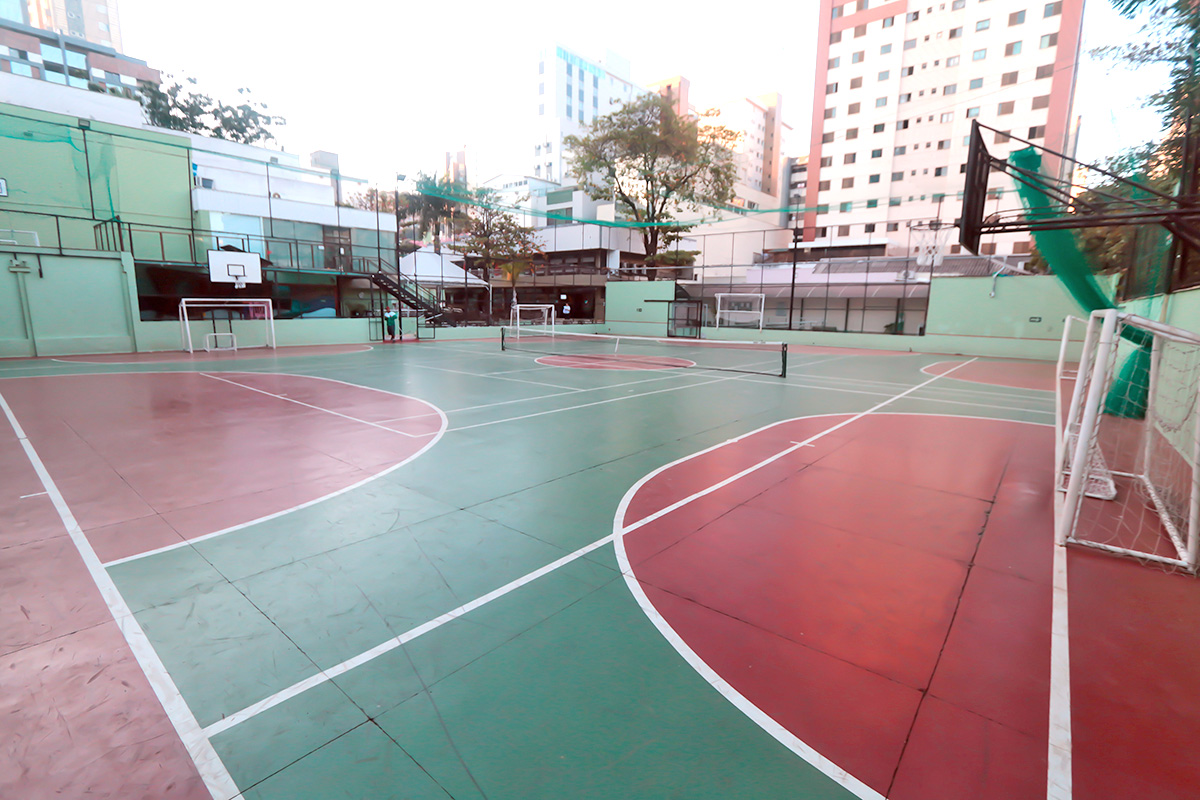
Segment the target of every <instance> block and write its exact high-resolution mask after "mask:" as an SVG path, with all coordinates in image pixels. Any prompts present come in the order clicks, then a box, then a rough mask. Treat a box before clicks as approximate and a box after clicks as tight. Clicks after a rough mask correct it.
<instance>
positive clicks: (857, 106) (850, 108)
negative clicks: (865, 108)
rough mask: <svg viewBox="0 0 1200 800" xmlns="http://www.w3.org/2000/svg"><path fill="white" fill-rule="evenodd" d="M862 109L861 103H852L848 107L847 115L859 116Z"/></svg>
mask: <svg viewBox="0 0 1200 800" xmlns="http://www.w3.org/2000/svg"><path fill="white" fill-rule="evenodd" d="M861 107H862V106H861V104H859V103H851V104H850V105H849V106H847V107H846V113H847V114H857V113H858V111H859V109H860V108H861Z"/></svg>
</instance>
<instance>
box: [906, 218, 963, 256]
mask: <svg viewBox="0 0 1200 800" xmlns="http://www.w3.org/2000/svg"><path fill="white" fill-rule="evenodd" d="M908 227H909V231H910V232H911V234H912V238H913V249H914V250H915V251H916V262H917V266H918V267H940V266H941V265H942V258H943V257H944V256H945V253H946V241H947V240H948V239H949V238H950V231H951V229H952V228H953V227H954V226H953V225H951V224H949V223H947V222H942V221H941V220H940V219H933V220H929V221H928V222H912V223H909V226H908Z"/></svg>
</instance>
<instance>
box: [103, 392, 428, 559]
mask: <svg viewBox="0 0 1200 800" xmlns="http://www.w3.org/2000/svg"><path fill="white" fill-rule="evenodd" d="M101 374H109V373H101ZM119 374H128V375H147V374H159V375H195V374H197V373H195V372H179V373H175V372H165V373H146V372H130V373H119ZM246 374H250V375H283V376H285V377H289V378H311V379H313V380H321V381H329V382H330V383H340V384H343V385H345V386H353V387H354V388H356V389H369V390H370V391H372V392H382V393H384V394H390V395H393V396H394V397H403V398H404V399H405V400H416V401H417V402H419V403H424V404H425V405H427V406H429V407H430V408H432V409H433V410H434V411H436V412H437V415H438V416H439V417H441V420H442V426H441V428H439V429H438V431H437V433H435V434H433V438H431V439H430V440H429V441H428V442H426V443H425V444H424V445H423V446H422V447H421V449H420V450H417V451H416V452H415V453H413V454H412V455H410V456H409V457H408V458H406V459H404V460H403V461H401V462H399V463H398V464H393V465H392V466H390V467H388V468H387V469H385V470H383V471H381V472H376V473H375V474H373V475H368V476H367V477H365V478H363V479H362V480H361V481H358V482H356V483H352V484H350V485H349V486H346V487H344V488H342V489H338V490H337V491H334V492H330V493H329V494H325V495H321V496H320V497H317V498H314V499H312V500H309V501H308V502H305V503H301V504H299V505H296V506H291V507H289V508H285V509H283V510H282V511H276V512H275V513H273V514H267V515H265V516H262V517H258V518H256V519H252V520H249V521H248V522H240V523H238V524H237V525H231V526H230V527H228V528H222V529H221V530H219V531H213V532H212V533H206V534H204V535H203V536H196V537H194V538H191V539H185V540H184V541H180V542H175V543H174V544H169V545H166V546H164V547H157V548H155V549H153V550H147V551H145V552H144V553H135V554H134V555H131V556H125V557H124V558H117V559H114V560H112V561H108V562H105V564H104V566H105V567H115V566H117V565H118V564H124V563H126V562H128V561H137V560H138V559H142V558H146V557H147V556H154V555H158V554H159V553H166V552H169V551H171V550H178V549H179V548H181V547H191V546H192V545H194V544H196V543H197V542H205V541H208V540H209V539H215V538H216V537H218V536H224V535H225V534H227V533H235V532H236V531H240V530H242V529H243V528H248V527H250V526H251V525H257V524H259V523H260V522H266V521H268V520H272V519H275V518H276V517H282V516H283V515H284V514H290V513H292V512H293V511H299V510H301V509H303V508H308V507H309V506H313V505H316V504H317V503H323V502H324V501H326V500H330V499H332V498H334V497H337V496H338V495H343V494H345V493H346V492H351V491H354V490H355V489H357V488H358V487H360V486H363V485H365V484H368V483H370V482H371V481H373V480H375V479H376V478H382V477H383V476H384V475H387V474H389V473H392V472H395V471H396V470H398V469H400V468H401V467H403V466H404V465H405V464H407V463H409V462H410V461H412V460H413V459H415V458H417V457H418V456H420V455H422V454H423V453H425V451H426V450H428V449H429V448H431V447H433V446H434V445H435V444H437V443H438V442H439V441H440V440H441V438H442V437H443V436H444V435H445V434H446V428H447V427H448V426H449V425H450V421H449V420H448V419H447V418H446V414H445V412H443V411H442V410H441V409H440V408H438V407H437V406H435V405H434V404H433V403H430V402H429V401H428V400H422V399H421V398H419V397H412V396H411V395H407V394H399V393H397V392H390V391H388V390H387V389H376V388H375V387H373V386H363V385H361V384H357V383H347V382H346V381H339V380H337V379H336V378H323V377H320V376H318V375H296V374H293V373H289V372H268V373H258V372H251V373H246ZM247 388H248V387H247ZM387 430H391V428H388V429H387ZM425 435H428V434H425Z"/></svg>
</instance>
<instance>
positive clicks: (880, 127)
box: [871, 122, 887, 133]
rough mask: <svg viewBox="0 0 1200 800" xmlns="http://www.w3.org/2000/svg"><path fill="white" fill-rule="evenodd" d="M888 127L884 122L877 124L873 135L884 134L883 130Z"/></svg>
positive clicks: (872, 130)
mask: <svg viewBox="0 0 1200 800" xmlns="http://www.w3.org/2000/svg"><path fill="white" fill-rule="evenodd" d="M885 127H887V126H886V125H884V123H882V122H877V123H875V127H873V128H871V133H883V129H884V128H885Z"/></svg>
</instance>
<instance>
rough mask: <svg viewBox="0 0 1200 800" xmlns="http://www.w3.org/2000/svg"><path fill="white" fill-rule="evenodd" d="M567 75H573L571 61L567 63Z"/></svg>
mask: <svg viewBox="0 0 1200 800" xmlns="http://www.w3.org/2000/svg"><path fill="white" fill-rule="evenodd" d="M567 75H568V76H570V75H571V64H570V63H568V64H567Z"/></svg>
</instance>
